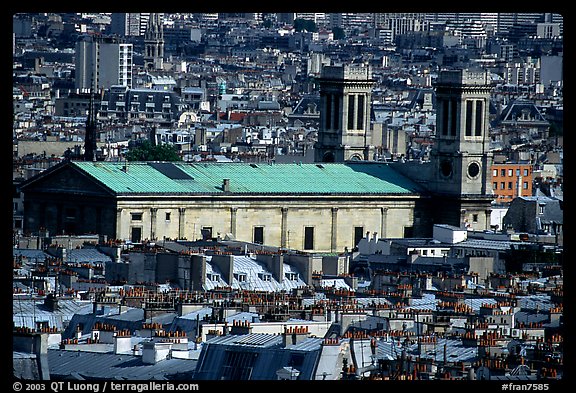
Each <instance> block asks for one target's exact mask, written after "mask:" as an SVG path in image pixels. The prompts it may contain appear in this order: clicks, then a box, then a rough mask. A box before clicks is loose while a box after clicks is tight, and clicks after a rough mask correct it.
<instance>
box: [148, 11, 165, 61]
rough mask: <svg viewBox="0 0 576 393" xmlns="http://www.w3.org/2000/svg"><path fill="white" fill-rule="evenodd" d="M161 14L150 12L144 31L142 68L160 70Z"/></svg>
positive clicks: (162, 55)
mask: <svg viewBox="0 0 576 393" xmlns="http://www.w3.org/2000/svg"><path fill="white" fill-rule="evenodd" d="M161 16H162V14H157V13H151V14H150V19H148V24H147V25H146V31H145V33H144V51H145V53H144V69H145V70H147V71H153V70H161V69H162V65H163V62H164V30H163V27H162V17H161Z"/></svg>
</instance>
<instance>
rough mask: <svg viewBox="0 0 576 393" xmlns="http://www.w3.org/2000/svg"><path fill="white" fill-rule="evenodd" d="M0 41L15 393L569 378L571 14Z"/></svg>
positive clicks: (168, 23) (102, 28)
mask: <svg viewBox="0 0 576 393" xmlns="http://www.w3.org/2000/svg"><path fill="white" fill-rule="evenodd" d="M12 41H13V51H12V54H13V178H12V191H13V192H12V194H13V221H12V229H13V238H12V244H13V247H12V259H13V267H12V290H13V300H12V310H13V321H12V337H13V339H12V342H13V354H12V360H13V367H12V376H13V378H14V379H16V380H42V381H48V380H69V381H104V380H114V381H130V380H142V381H150V380H154V381H221V380H234V381H256V380H258V381H264V380H266V381H281V380H306V381H325V380H333V381H334V380H365V381H383V382H385V381H416V380H418V381H421V380H426V381H431V382H430V383H432V381H443V382H448V381H455V382H456V381H480V380H482V381H493V382H496V383H500V384H507V383H510V382H511V381H515V382H518V383H520V382H522V381H523V382H524V383H526V382H530V383H534V384H546V386H547V387H548V384H556V383H559V382H561V381H563V380H565V379H566V378H569V376H568V373H567V372H565V370H564V364H565V363H564V355H565V341H564V339H565V337H566V333H565V331H564V329H565V316H564V305H565V301H564V286H563V278H564V263H563V255H564V243H563V239H564V230H563V216H564V214H563V212H564V203H563V190H564V181H563V180H564V176H563V17H562V15H560V14H555V13H190V14H186V13H178V14H170V13H38V14H25V13H21V14H14V15H13V32H12ZM136 152H140V153H141V154H142V155H140V156H137V155H136ZM142 152H144V153H142ZM153 154H156V155H153ZM135 157H136V158H135ZM318 383H319V384H320V385H321V383H322V382H318ZM448 383H449V382H448ZM542 386H543V385H542Z"/></svg>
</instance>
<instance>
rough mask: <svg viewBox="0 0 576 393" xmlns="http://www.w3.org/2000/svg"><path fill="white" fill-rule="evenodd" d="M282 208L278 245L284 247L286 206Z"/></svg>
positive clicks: (286, 224)
mask: <svg viewBox="0 0 576 393" xmlns="http://www.w3.org/2000/svg"><path fill="white" fill-rule="evenodd" d="M281 210H282V222H281V224H280V247H282V248H286V243H287V241H286V239H287V236H286V235H287V229H288V223H287V219H288V208H287V207H283V208H281Z"/></svg>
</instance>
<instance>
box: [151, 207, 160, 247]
mask: <svg viewBox="0 0 576 393" xmlns="http://www.w3.org/2000/svg"><path fill="white" fill-rule="evenodd" d="M157 212H158V209H157V208H155V207H151V208H150V240H151V241H152V240H154V239H156V213H157Z"/></svg>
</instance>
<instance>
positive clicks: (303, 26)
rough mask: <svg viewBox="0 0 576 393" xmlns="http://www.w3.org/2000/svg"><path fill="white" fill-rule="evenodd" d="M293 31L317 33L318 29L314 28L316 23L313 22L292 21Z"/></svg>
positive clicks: (303, 20) (304, 20)
mask: <svg viewBox="0 0 576 393" xmlns="http://www.w3.org/2000/svg"><path fill="white" fill-rule="evenodd" d="M294 30H296V31H308V32H311V33H315V32H316V31H318V27H316V22H314V21H313V20H307V19H294Z"/></svg>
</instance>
